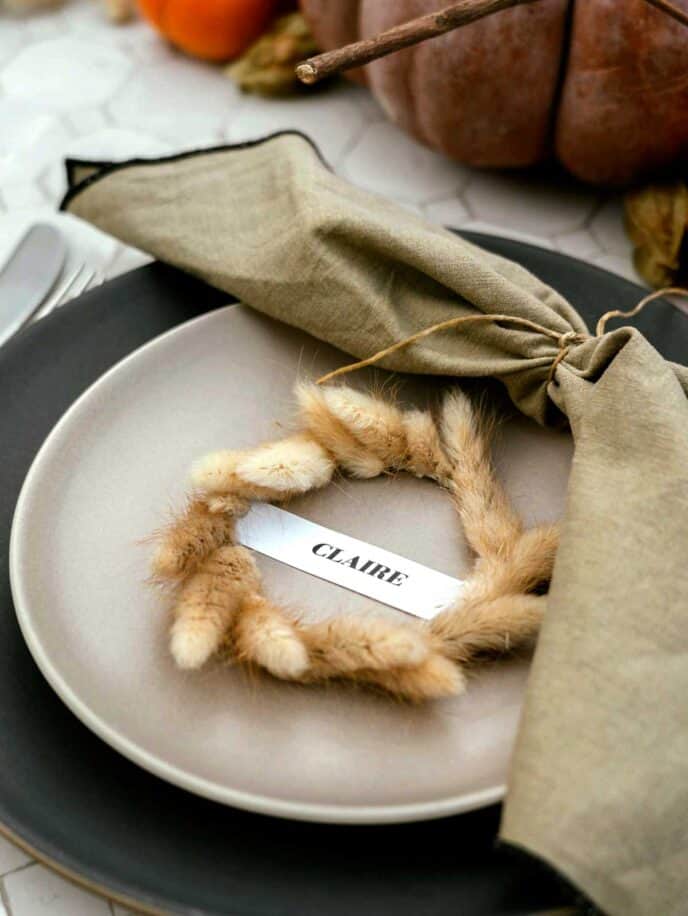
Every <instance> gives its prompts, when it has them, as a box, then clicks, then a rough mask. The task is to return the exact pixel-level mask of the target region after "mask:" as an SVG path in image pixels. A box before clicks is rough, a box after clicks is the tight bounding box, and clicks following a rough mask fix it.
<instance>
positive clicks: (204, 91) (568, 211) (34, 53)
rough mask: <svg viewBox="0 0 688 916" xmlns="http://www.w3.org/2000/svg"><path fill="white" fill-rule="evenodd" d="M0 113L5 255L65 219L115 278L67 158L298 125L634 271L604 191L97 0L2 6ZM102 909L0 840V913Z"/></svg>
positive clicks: (450, 220) (424, 191) (131, 256)
mask: <svg viewBox="0 0 688 916" xmlns="http://www.w3.org/2000/svg"><path fill="white" fill-rule="evenodd" d="M0 125H2V127H1V129H0V260H2V259H3V258H4V256H5V254H6V253H7V252H9V250H10V248H11V247H12V245H13V243H14V241H15V240H16V239H17V238H18V236H19V234H20V233H21V232H22V231H23V229H24V228H25V227H26V226H27V225H28V224H30V223H31V222H33V221H35V220H38V219H41V220H48V221H50V222H53V223H56V224H58V225H59V226H60V227H61V229H62V230H63V231H64V233H65V235H66V236H67V239H68V243H69V249H70V251H69V265H68V268H69V266H73V265H76V264H79V263H81V262H86V263H87V264H88V265H89V266H91V267H93V268H96V269H97V270H98V271H99V272H101V273H102V274H103V275H105V276H106V277H112V276H115V275H116V274H118V273H121V272H123V271H126V270H130V269H131V268H133V267H135V266H137V265H138V264H140V263H142V261H143V260H144V259H143V257H142V256H141V254H140V253H138V252H135V251H133V250H132V249H125V248H124V246H122V245H120V244H119V243H117V242H115V241H114V240H113V239H111V238H108V237H106V236H104V235H103V234H102V233H100V232H97V231H96V230H95V229H92V228H90V227H89V226H87V225H85V224H82V223H80V222H78V221H77V220H75V219H74V218H72V217H70V216H67V215H64V214H58V213H57V212H56V210H55V207H56V204H57V202H58V201H59V199H60V197H61V195H62V193H63V192H64V188H65V182H64V174H63V169H62V159H63V158H64V156H66V155H76V156H82V157H87V158H89V157H90V158H98V157H99V156H102V157H103V158H122V159H126V158H129V157H131V156H146V155H150V156H157V155H161V154H164V153H166V152H172V151H176V150H180V149H184V148H193V147H199V146H206V145H212V144H217V143H222V142H227V141H230V142H232V141H239V140H244V139H247V138H251V137H256V136H260V135H261V134H264V133H267V132H270V131H274V130H278V129H282V128H286V127H295V128H298V129H300V130H302V131H304V132H305V133H308V134H310V136H311V137H313V139H314V140H315V141H316V142H317V143H318V144H319V145H320V146H321V148H322V150H323V152H324V154H325V156H326V158H327V159H328V160H329V161H330V162H331V163H332V165H333V166H334V168H335V169H336V170H337V171H338V172H339V173H340V174H342V175H344V176H345V177H346V178H348V179H349V180H350V181H352V182H354V183H356V184H359V185H361V186H363V187H365V188H369V189H371V190H373V191H377V192H379V193H382V194H386V195H388V196H390V197H393V198H395V199H396V200H398V201H399V202H400V203H401V204H403V205H404V206H406V207H410V208H411V209H413V210H417V211H418V212H421V213H423V214H424V215H425V216H426V217H427V218H428V219H430V220H433V221H435V222H438V223H443V224H450V225H453V226H458V227H466V228H472V229H477V230H483V231H492V232H495V233H498V234H502V235H515V236H517V237H522V238H526V239H527V240H529V241H535V242H537V243H539V244H541V245H544V246H546V247H550V248H555V249H559V250H560V251H564V252H567V253H569V254H572V255H574V256H575V257H579V258H584V259H586V260H589V261H593V262H595V263H598V264H601V265H602V266H604V267H607V268H608V269H610V270H613V271H616V272H618V273H621V274H624V275H626V276H628V277H631V278H633V279H637V278H636V277H635V275H634V272H633V269H632V266H631V262H630V247H629V244H628V241H627V239H626V237H625V235H624V232H623V226H622V222H621V209H620V204H619V201H618V199H617V198H615V197H614V196H612V195H602V194H599V193H597V192H593V191H590V190H587V189H585V188H582V187H580V186H577V185H576V184H575V183H573V182H569V181H566V180H564V179H562V178H561V177H559V178H552V177H550V176H545V175H534V174H529V175H524V174H494V173H485V172H479V171H475V170H472V169H468V168H465V167H463V166H460V165H457V164H455V163H451V162H449V161H448V160H446V159H444V158H442V157H441V156H439V155H437V154H435V153H433V152H431V151H430V150H427V149H425V148H424V147H422V146H419V145H418V144H417V143H415V142H414V141H413V140H411V139H409V138H408V137H407V136H405V135H404V134H403V133H401V131H399V130H398V129H397V128H395V127H393V126H392V125H390V124H389V123H387V121H386V120H385V119H384V117H383V115H382V112H381V110H380V109H379V108H378V106H377V105H376V104H375V102H374V101H373V100H372V99H371V97H370V96H369V95H368V93H366V92H365V91H364V90H361V89H359V88H355V87H353V86H346V85H342V86H340V87H338V88H337V89H334V90H331V91H327V92H321V93H317V94H315V95H314V96H313V97H311V98H298V99H287V100H282V101H266V100H261V99H257V98H254V97H244V96H242V95H241V94H240V93H238V92H237V91H236V89H235V88H234V86H233V85H232V83H231V82H229V81H228V80H227V79H225V78H224V76H223V75H222V73H221V72H220V71H218V70H217V69H216V68H214V67H212V66H207V65H205V64H201V63H197V62H194V61H191V60H188V59H186V58H184V57H182V56H180V55H178V54H176V53H175V52H174V51H172V50H171V49H170V48H168V47H167V46H166V45H165V44H164V43H163V42H161V41H160V40H159V39H158V38H157V36H156V35H155V34H154V33H153V32H152V31H151V30H150V29H149V28H148V27H147V26H146V25H145V24H144V23H142V22H134V23H132V24H130V25H127V26H123V27H113V26H111V25H109V24H108V23H107V22H105V20H104V19H103V17H102V14H101V11H100V8H99V5H98V4H97V3H96V2H94V0H72V2H69V3H67V4H65V6H64V7H63V8H62V9H60V10H58V11H54V12H48V13H41V14H37V15H34V16H32V17H31V18H29V19H15V18H12V17H8V16H7V15H3V14H1V13H0ZM68 268H67V269H68ZM4 911H6V912H4ZM111 913H112V914H115V916H128V914H127V913H126V911H125V910H123V909H121V908H119V907H114V909H112V908H111V907H110V904H107V903H105V902H103V901H102V900H99V899H97V898H96V897H93V896H92V895H90V894H88V893H86V892H84V891H80V890H78V889H76V888H74V887H73V886H72V885H70V884H68V883H67V882H64V881H62V879H60V878H58V877H56V876H54V875H52V874H51V873H50V872H48V871H46V870H45V869H44V868H43V867H42V866H39V865H35V864H32V863H31V860H30V859H28V857H27V856H25V855H24V854H23V853H21V852H19V851H18V850H15V849H14V848H13V847H11V846H10V845H9V844H8V843H7V842H6V841H4V840H2V839H0V916H104V914H107V916H110V914H111Z"/></svg>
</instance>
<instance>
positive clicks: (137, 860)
mask: <svg viewBox="0 0 688 916" xmlns="http://www.w3.org/2000/svg"><path fill="white" fill-rule="evenodd" d="M467 236H468V237H469V238H471V240H472V241H476V242H478V243H479V244H482V245H484V246H485V247H486V248H489V249H491V250H493V251H496V252H497V253H499V254H503V255H505V256H507V257H510V258H512V259H514V260H516V261H519V262H520V263H522V264H523V265H525V266H526V267H528V268H529V269H531V270H532V271H533V272H534V273H536V274H537V275H538V276H540V277H541V278H542V279H543V280H545V281H546V282H548V283H550V284H551V285H553V286H555V287H556V288H557V289H559V290H560V291H561V292H562V293H563V294H564V295H566V296H567V297H568V298H569V299H570V300H571V301H572V302H573V304H574V305H575V306H576V307H577V308H578V309H579V311H580V312H581V314H582V315H583V316H584V318H585V319H586V320H587V321H588V324H589V325H590V326H592V327H594V324H595V321H596V320H597V318H598V317H599V315H600V314H601V313H602V312H604V311H606V310H608V309H611V308H624V309H625V308H630V307H631V306H633V305H634V304H635V303H636V302H637V301H638V299H639V298H640V297H641V296H642V294H643V291H642V290H641V289H640V288H639V287H637V286H635V285H634V284H632V283H629V282H627V281H625V280H621V279H619V278H618V277H615V276H613V275H611V274H609V273H606V272H604V271H601V270H598V269H596V268H594V267H591V266H589V265H587V264H584V263H583V262H581V261H576V260H574V259H572V258H568V257H565V256H563V255H560V254H556V253H553V252H549V251H546V250H543V249H538V248H535V247H533V246H530V245H525V244H522V243H520V242H514V241H510V240H506V239H497V238H492V237H487V236H481V235H474V234H468V233H467ZM227 299H228V297H227V296H226V295H225V294H223V293H219V292H218V291H217V290H212V289H210V288H209V287H207V286H205V285H203V284H201V283H199V282H198V281H195V280H193V279H191V278H190V277H187V276H185V275H183V274H181V273H179V272H178V271H175V270H173V269H171V268H169V267H166V266H164V265H162V264H153V265H151V266H149V267H145V268H142V269H141V270H137V271H134V272H132V273H130V274H127V275H125V276H122V277H119V278H118V279H116V280H113V281H112V282H110V283H107V284H106V285H104V286H102V287H100V288H99V289H97V290H94V291H93V292H91V293H88V294H86V295H85V296H83V297H81V298H80V299H79V300H78V301H76V302H74V303H72V304H70V305H68V306H66V307H65V308H63V309H61V310H59V312H57V313H56V314H54V315H53V316H51V317H50V318H48V319H46V320H44V321H41V322H40V323H39V324H37V325H35V326H33V327H31V328H29V329H27V330H26V331H25V332H24V333H22V334H21V335H19V336H17V337H15V338H14V339H13V340H11V341H10V342H9V343H8V344H7V345H6V346H5V348H4V349H3V350H2V351H0V391H2V410H1V411H0V443H2V454H1V456H0V457H1V458H2V468H3V472H2V487H1V488H0V564H2V566H1V568H0V652H2V662H1V663H0V831H2V832H4V833H5V834H6V835H7V836H9V837H10V838H13V839H14V840H15V841H16V842H19V843H20V844H22V845H24V846H25V847H26V848H27V849H29V851H31V852H33V853H34V855H36V856H37V857H39V858H41V859H42V860H44V861H46V862H47V863H48V864H50V865H51V866H52V867H54V868H57V869H58V870H61V871H62V872H63V873H65V874H67V875H68V876H70V877H73V878H75V879H76V880H79V881H81V882H82V883H85V884H87V885H89V886H91V887H93V888H96V889H97V890H100V891H101V892H102V893H105V894H109V895H111V896H113V897H115V898H119V899H120V900H124V901H127V900H128V901H130V902H131V903H134V902H136V903H137V904H138V905H139V906H141V907H145V908H149V909H150V910H151V911H152V912H172V913H185V914H192V913H193V914H231V916H316V914H317V916H322V914H328V916H353V914H359V913H363V912H364V913H374V914H376V916H378V914H395V916H418V914H420V913H422V914H423V916H444V914H447V916H449V914H452V916H454V914H456V913H461V914H462V916H483V914H485V916H487V914H489V916H495V914H505V916H506V914H526V913H534V912H536V911H538V910H542V909H545V908H550V907H553V906H559V905H563V904H566V903H569V902H571V901H572V900H573V899H574V897H575V895H574V893H573V891H572V890H571V888H569V887H568V886H567V885H566V884H565V883H564V882H563V881H562V880H561V879H559V878H558V877H557V876H555V875H554V874H552V873H551V872H550V871H549V870H548V869H546V868H545V867H544V866H542V865H541V864H539V863H537V862H535V861H533V860H531V859H529V858H527V857H525V856H522V855H519V854H517V853H515V852H514V851H510V850H508V849H505V848H498V847H497V846H496V834H497V828H498V822H499V809H498V807H492V808H488V809H485V810H483V811H479V812H474V813H471V814H465V815H461V816H459V817H453V818H447V819H444V820H440V821H430V822H426V823H415V824H407V825H400V826H391V827H390V826H386V827H336V826H325V825H316V824H306V823H295V822H287V821H280V820H277V819H273V818H268V817H262V816H259V815H253V814H247V813H244V812H241V811H237V810H233V809H230V808H226V807H223V806H221V805H218V804H214V803H212V802H209V801H206V800H204V799H201V798H197V797H195V796H193V795H190V794H187V793H186V792H184V791H182V790H179V789H177V788H175V787H173V786H171V785H168V784H167V783H165V782H162V781H161V780H159V779H157V778H156V777H154V776H151V775H150V774H148V773H147V772H145V771H143V770H140V769H139V768H138V767H136V766H135V765H133V764H132V763H130V762H128V761H127V760H125V759H124V758H122V757H120V756H119V755H118V754H117V753H116V752H115V751H113V750H111V749H110V748H109V747H108V746H107V745H105V744H104V743H102V742H101V741H100V740H99V739H98V738H96V737H95V736H94V735H93V734H92V733H91V732H90V731H88V729H86V728H85V726H83V725H82V724H81V723H80V722H79V721H78V720H77V719H76V718H75V717H74V716H72V715H71V713H70V712H68V710H67V709H66V707H65V706H63V704H62V703H61V701H60V700H59V699H58V698H57V696H56V695H55V694H53V692H52V691H51V689H50V688H49V687H48V685H47V684H46V682H45V681H44V680H43V678H42V676H41V675H40V673H39V672H38V670H37V668H36V667H35V665H34V663H33V661H32V659H31V657H30V655H29V653H28V651H27V649H26V647H25V645H24V642H23V640H22V637H21V635H20V632H19V628H18V626H17V623H16V620H15V616H14V610H13V606H12V599H11V594H10V587H9V576H8V568H7V558H8V542H9V532H10V524H11V519H12V513H13V510H14V506H15V503H16V499H17V496H18V493H19V489H20V487H21V484H22V481H23V479H24V476H25V474H26V472H27V470H28V468H29V465H30V463H31V461H32V459H33V457H34V455H35V454H36V452H37V450H38V448H39V447H40V445H41V443H42V442H43V440H44V439H45V437H46V436H47V434H48V433H49V432H50V430H51V428H52V427H53V425H54V424H55V422H56V421H57V420H58V419H59V417H60V416H61V415H62V413H63V412H64V411H65V410H66V409H67V407H69V405H70V404H71V403H72V402H73V401H74V400H75V399H76V397H77V396H78V395H80V394H81V393H82V391H83V390H84V389H85V388H86V387H87V386H88V385H90V384H91V383H92V382H93V381H95V380H96V379H97V378H98V377H99V376H100V375H102V374H103V372H105V370H106V369H108V368H109V367H110V366H112V365H113V364H114V363H116V362H118V361H119V360H120V359H121V358H123V357H124V356H126V355H127V354H128V353H130V352H132V350H134V349H136V348H137V347H139V346H140V345H141V344H143V343H145V342H146V341H148V340H150V339H151V338H153V337H155V336H157V335H158V334H160V333H162V332H163V331H166V330H168V329H169V328H171V327H173V326H174V325H176V324H178V323H180V322H182V321H185V320H187V319H189V318H193V317H194V316H196V315H198V314H200V313H201V312H204V311H207V310H209V309H212V308H217V307H219V306H221V305H225V304H226V302H227ZM651 309H652V311H651V312H649V313H648V314H643V315H641V316H640V317H639V319H638V321H637V324H638V326H639V327H640V328H641V329H642V330H643V331H644V332H645V334H646V335H647V336H648V338H649V339H650V340H652V342H653V343H654V344H655V346H657V347H658V349H659V350H660V351H661V352H663V353H664V355H665V356H666V357H667V358H669V359H673V360H676V361H679V362H682V361H685V356H686V354H687V353H688V322H687V321H686V319H685V318H684V317H683V316H682V315H680V313H678V312H677V311H676V310H675V309H673V308H672V307H671V306H670V305H668V304H665V303H659V304H655V305H653V306H651ZM141 699H142V702H145V697H142V698H141ZM180 737H182V738H183V736H180Z"/></svg>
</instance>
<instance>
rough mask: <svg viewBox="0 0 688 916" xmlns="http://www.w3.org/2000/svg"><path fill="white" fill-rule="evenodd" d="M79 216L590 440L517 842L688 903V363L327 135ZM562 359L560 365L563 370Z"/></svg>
mask: <svg viewBox="0 0 688 916" xmlns="http://www.w3.org/2000/svg"><path fill="white" fill-rule="evenodd" d="M70 183H71V185H72V187H71V189H70V191H69V193H68V194H67V197H66V198H65V201H64V203H63V208H64V209H66V210H68V211H69V212H70V213H73V214H76V215H77V216H80V217H82V218H83V219H85V220H87V221H89V222H91V223H93V224H94V225H95V226H97V227H99V228H100V229H102V230H104V231H105V232H109V233H111V234H112V235H114V236H116V237H117V238H119V239H121V240H122V241H124V242H126V243H128V244H131V245H135V246H137V247H138V248H141V249H143V250H145V251H147V252H149V253H150V254H152V255H154V256H155V257H157V258H160V259H161V260H163V261H167V262H169V263H171V264H174V265H175V266H177V267H180V268H182V269H183V270H186V271H188V272H189V273H192V274H195V275H196V276H198V277H201V278H203V279H204V280H206V281H207V282H209V283H211V284H213V285H214V286H217V287H219V288H221V289H224V290H226V291H227V292H229V293H232V294H233V295H235V296H237V297H238V298H239V299H241V300H242V301H243V302H245V303H247V304H248V305H250V306H252V307H254V308H256V309H258V310H260V311H262V312H265V313H267V314H269V315H271V316H273V317H274V318H278V319H280V320H282V321H285V322H287V323H289V324H292V325H295V326H297V327H299V328H302V329H303V330H305V331H308V332H310V333H311V334H313V335H314V336H315V337H318V338H320V339H322V340H326V341H328V342H329V343H332V344H334V345H335V346H337V347H339V348H340V349H342V350H345V351H347V352H349V353H351V354H353V355H354V356H356V357H359V358H364V357H367V356H370V355H371V354H373V353H375V352H376V351H378V350H380V349H382V348H383V347H387V346H389V345H391V344H393V343H395V342H397V341H399V340H401V339H403V338H406V337H407V336H409V335H411V334H413V333H414V332H417V331H420V330H422V329H424V328H426V327H429V326H430V325H433V324H436V323H438V322H440V321H444V320H447V319H450V318H454V317H457V316H461V315H479V314H492V313H499V314H502V315H504V314H506V315H509V316H513V317H514V318H516V319H527V320H528V321H530V322H533V323H535V324H537V325H539V326H541V328H543V329H544V330H545V331H546V333H545V332H543V331H538V330H534V329H533V328H532V327H526V326H524V325H523V324H517V323H511V322H505V321H500V322H496V323H487V322H485V323H473V324H466V325H463V326H462V327H460V328H456V329H454V330H448V331H444V332H441V333H437V334H434V335H432V336H430V337H427V338H425V339H423V340H421V341H419V342H417V343H415V344H413V345H411V346H409V347H407V348H405V349H402V350H400V351H398V352H396V353H395V354H393V355H392V356H390V357H389V358H388V359H387V360H385V361H384V362H383V363H382V365H383V366H384V367H385V368H387V369H394V370H399V371H404V372H417V373H432V374H438V375H449V376H457V377H469V376H470V377H494V378H497V379H500V380H501V381H502V382H503V383H504V384H505V385H506V387H507V389H508V391H509V394H510V396H511V399H512V400H513V402H514V404H515V405H516V406H517V407H518V408H519V409H520V410H521V411H522V412H523V413H524V414H526V415H527V416H529V417H532V418H534V419H535V420H537V421H538V422H540V423H543V424H557V423H561V422H562V420H563V419H564V417H565V418H567V419H568V422H569V424H570V426H571V429H572V432H573V436H574V440H575V456H574V462H573V469H572V473H571V478H570V484H569V493H568V501H567V509H566V515H565V518H564V520H563V531H562V540H561V546H560V548H559V553H558V556H557V562H556V567H555V572H554V577H553V581H552V586H551V591H550V597H549V601H548V611H547V617H546V620H545V623H544V626H543V629H542V634H541V637H540V640H539V643H538V647H537V651H536V653H535V658H534V661H533V666H532V672H531V676H530V680H529V685H528V691H527V697H526V703H525V708H524V712H523V715H522V720H521V725H520V731H519V736H518V741H517V747H516V751H515V755H514V760H513V765H512V771H511V775H510V780H509V789H508V795H507V800H506V804H505V809H504V816H503V822H502V837H503V838H504V839H506V840H508V841H509V842H511V843H514V844H516V845H518V846H521V847H523V848H525V849H527V850H529V851H530V852H532V853H535V854H537V855H539V856H541V857H543V858H544V859H546V860H547V861H549V862H550V863H551V864H552V865H554V866H555V867H556V868H557V869H559V870H560V871H561V872H563V873H564V874H565V875H567V876H568V877H569V878H570V879H571V880H572V881H573V882H574V883H575V884H577V885H578V886H579V887H580V888H581V889H582V890H584V891H585V893H586V894H587V895H588V896H589V897H591V898H592V899H593V900H594V901H595V902H596V903H597V904H598V905H599V906H600V907H602V908H603V909H604V910H606V911H607V912H609V913H611V914H623V916H634V914H638V916H670V914H679V913H684V912H686V900H688V713H687V712H686V708H687V705H686V698H687V697H688V664H686V652H687V651H688V625H687V624H688V562H687V561H686V558H685V556H684V554H685V552H686V549H687V545H688V462H687V460H686V458H687V457H688V401H687V400H686V393H687V392H688V369H686V367H684V366H679V365H675V364H670V363H667V362H666V361H665V360H664V359H663V358H662V357H661V356H660V355H659V354H658V353H657V352H656V351H655V350H654V349H653V347H652V346H651V345H650V344H649V343H648V342H647V340H646V339H645V338H644V337H643V336H642V335H641V334H640V333H639V332H637V331H636V330H634V329H632V328H629V327H622V328H618V329H617V330H615V331H613V332H610V333H607V334H604V335H602V336H600V337H592V336H590V334H589V332H588V329H587V328H586V326H585V323H584V322H583V320H582V319H581V318H580V316H579V315H578V314H577V312H576V311H575V310H574V309H573V308H572V306H571V305H569V304H568V303H567V302H566V301H565V300H564V299H563V298H562V297H561V296H559V295H558V294H557V293H556V292H555V291H554V290H552V289H551V288H549V287H547V286H546V285H544V284H543V283H541V282H540V281H539V280H537V279H536V278H535V277H534V276H532V275H531V274H529V273H528V272H527V271H525V270H524V269H523V268H521V267H519V266H517V265H516V264H513V263H511V262H510V261H507V260H505V259H503V258H500V257H497V256H495V255H493V254H489V253H487V252H485V251H482V250H481V249H479V248H477V247H476V246H474V245H471V244H469V243H468V242H465V241H463V240H462V239H459V238H457V237H456V236H454V235H453V234H451V233H449V232H446V231H444V230H443V229H440V228H437V227H435V226H431V225H429V224H427V223H425V222H423V221H422V220H421V219H419V218H418V217H416V216H414V215H413V214H411V213H409V212H407V211H406V210H404V209H403V208H401V207H398V206H397V205H395V204H392V203H390V202H387V201H385V200H382V199H380V198H377V197H375V196H372V195H370V194H367V193H364V192H362V191H360V190H357V189H356V188H353V187H352V186H350V185H348V184H347V183H346V182H344V181H342V180H341V179H339V178H337V177H336V176H335V175H333V174H332V173H331V172H330V171H329V170H328V169H327V168H326V167H325V166H324V164H323V163H322V162H321V160H320V159H319V157H318V154H317V153H316V151H315V150H314V149H313V147H312V146H311V145H310V144H309V143H308V142H307V141H306V139H305V138H303V137H301V136H299V135H297V134H282V135H276V136H275V137H273V138H269V139H268V140H266V141H264V142H261V143H256V144H247V145H244V146H242V147H233V148H225V149H221V150H210V151H201V152H196V153H193V154H187V155H182V156H178V157H173V158H170V159H167V160H162V161H156V162H150V163H147V162H143V161H133V162H130V163H124V164H121V165H116V166H111V165H104V164H98V163H71V166H70ZM555 363H556V364H555Z"/></svg>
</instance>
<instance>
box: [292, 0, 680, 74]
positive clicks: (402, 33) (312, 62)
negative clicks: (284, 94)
mask: <svg viewBox="0 0 688 916" xmlns="http://www.w3.org/2000/svg"><path fill="white" fill-rule="evenodd" d="M536 2H538V0H461V2H460V3H454V4H452V5H451V6H448V7H446V8H445V9H443V10H440V11H439V12H437V13H429V14H428V15H426V16H420V17H419V18H418V19H412V20H411V21H410V22H405V23H403V24H402V25H397V26H395V27H394V28H392V29H389V30H388V31H386V32H381V33H380V34H379V35H375V36H374V37H373V38H365V39H364V40H363V41H357V42H355V43H354V44H350V45H345V46H344V47H343V48H336V49H335V50H333V51H326V52H325V53H324V54H319V55H318V56H317V57H310V58H309V59H308V60H305V61H303V63H301V64H299V65H298V67H297V68H296V75H297V76H298V78H299V79H300V80H301V82H302V83H317V82H318V81H319V80H322V79H325V77H327V76H332V75H333V74H335V73H340V72H341V71H343V70H350V69H351V68H352V67H361V66H363V64H369V63H370V62H371V60H377V59H378V58H379V57H385V56H386V55H387V54H393V53H394V52H395V51H400V50H401V49H402V48H408V47H410V46H411V45H415V44H418V43H419V42H421V41H425V40H426V39H427V38H435V37H437V36H438V35H443V34H444V33H445V32H451V31H452V30H453V29H458V28H460V27H461V26H462V25H468V24H469V23H470V22H475V21H476V20H477V19H482V18H483V17H484V16H491V15H492V14H493V13H499V12H500V11H501V10H506V9H509V8H510V7H514V6H521V5H522V4H525V3H536ZM646 2H647V3H650V4H652V6H654V7H656V8H657V9H659V10H662V11H663V12H664V13H666V14H667V15H668V16H671V17H672V18H673V19H675V20H676V21H677V22H681V23H683V25H686V26H688V13H686V12H684V10H682V9H679V7H677V6H674V4H673V3H670V2H669V0H646Z"/></svg>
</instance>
